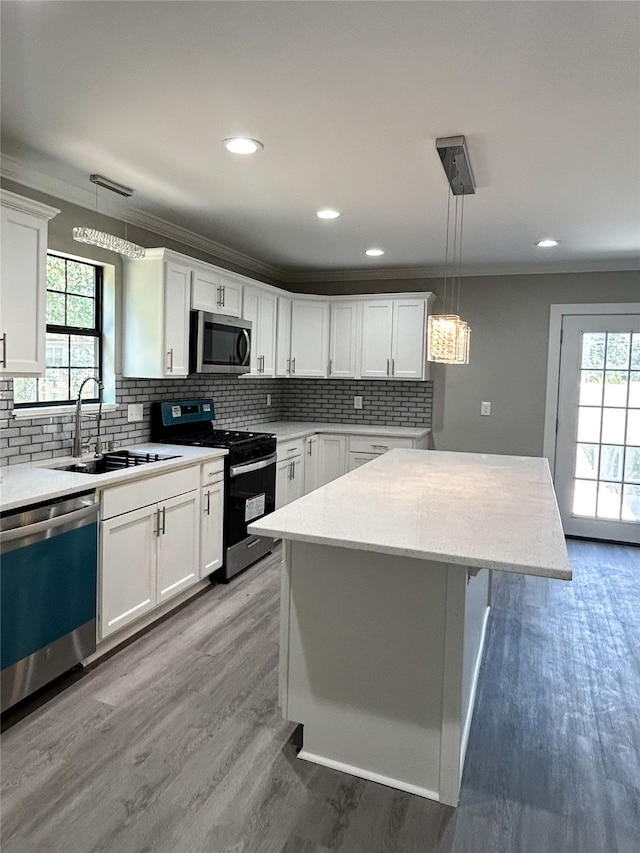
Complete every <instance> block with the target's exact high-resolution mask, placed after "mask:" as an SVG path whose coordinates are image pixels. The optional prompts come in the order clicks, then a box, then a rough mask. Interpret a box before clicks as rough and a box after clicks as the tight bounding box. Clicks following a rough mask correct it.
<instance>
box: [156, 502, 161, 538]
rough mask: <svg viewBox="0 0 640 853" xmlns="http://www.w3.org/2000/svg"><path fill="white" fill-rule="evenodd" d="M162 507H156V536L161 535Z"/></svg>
mask: <svg viewBox="0 0 640 853" xmlns="http://www.w3.org/2000/svg"><path fill="white" fill-rule="evenodd" d="M160 532H161V531H160V507H158V508H157V509H156V536H160Z"/></svg>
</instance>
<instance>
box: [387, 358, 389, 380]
mask: <svg viewBox="0 0 640 853" xmlns="http://www.w3.org/2000/svg"><path fill="white" fill-rule="evenodd" d="M388 375H389V359H387V376H388Z"/></svg>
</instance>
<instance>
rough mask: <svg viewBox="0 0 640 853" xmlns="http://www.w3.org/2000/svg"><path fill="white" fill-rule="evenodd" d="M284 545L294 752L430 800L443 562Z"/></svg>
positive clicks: (435, 771) (288, 703) (440, 669)
mask: <svg viewBox="0 0 640 853" xmlns="http://www.w3.org/2000/svg"><path fill="white" fill-rule="evenodd" d="M286 553H287V564H286V565H285V566H284V567H283V569H284V572H285V573H286V574H287V575H288V581H287V584H286V585H288V616H287V619H288V631H283V637H285V638H286V643H287V648H282V649H281V654H282V655H283V659H284V660H286V664H285V665H286V676H285V678H286V685H285V686H284V689H283V692H284V693H286V698H285V700H284V701H283V710H285V709H286V715H287V718H288V719H290V720H293V721H296V722H300V723H302V724H303V725H304V748H303V751H302V752H301V754H300V756H301V757H303V758H308V759H310V760H312V761H317V762H318V763H324V764H328V765H329V766H336V767H339V768H340V769H344V770H346V771H347V772H351V773H353V774H354V775H356V776H362V777H363V778H372V779H376V780H377V781H380V782H382V783H386V784H390V785H392V786H393V787H397V788H400V789H403V790H411V791H413V792H415V793H419V794H421V795H422V796H426V797H431V798H434V799H438V791H439V774H440V757H441V725H442V712H443V682H444V659H445V655H444V651H445V607H446V595H447V572H448V567H447V566H446V564H442V563H435V562H428V561H423V560H417V559H414V558H407V557H393V556H389V555H383V554H377V553H374V552H371V551H356V550H351V549H345V548H339V547H331V546H322V545H316V544H311V543H306V542H298V541H294V542H287V545H286ZM459 571H461V573H462V574H463V575H464V574H465V573H464V570H459ZM284 588H285V585H283V591H284ZM460 629H461V630H462V626H460ZM458 684H460V682H459V681H458ZM458 755H459V753H458Z"/></svg>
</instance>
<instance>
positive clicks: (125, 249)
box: [73, 228, 145, 258]
mask: <svg viewBox="0 0 640 853" xmlns="http://www.w3.org/2000/svg"><path fill="white" fill-rule="evenodd" d="M73 239H74V240H77V241H78V242H79V243H88V244H89V245H90V246H99V247H100V248H101V249H108V250H109V251H110V252H118V253H119V254H120V255H126V256H127V257H128V258H144V255H145V250H144V248H143V247H142V246H138V244H137V243H130V242H129V240H124V239H123V238H122V237H116V236H115V235H114V234H106V233H105V232H104V231H96V229H95V228H74V229H73Z"/></svg>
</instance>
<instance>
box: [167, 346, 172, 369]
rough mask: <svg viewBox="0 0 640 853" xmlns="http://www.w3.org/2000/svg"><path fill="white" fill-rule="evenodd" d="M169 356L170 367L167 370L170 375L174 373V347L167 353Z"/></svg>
mask: <svg viewBox="0 0 640 853" xmlns="http://www.w3.org/2000/svg"><path fill="white" fill-rule="evenodd" d="M167 355H168V356H169V366H168V368H167V369H168V371H169V373H173V347H171V349H170V350H169V351H168V352H167Z"/></svg>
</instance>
